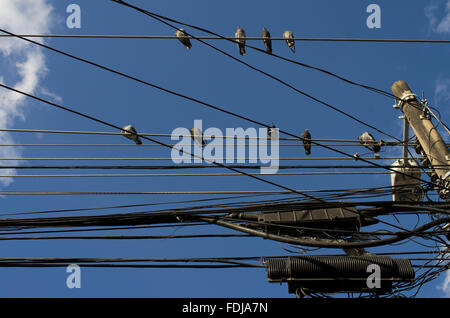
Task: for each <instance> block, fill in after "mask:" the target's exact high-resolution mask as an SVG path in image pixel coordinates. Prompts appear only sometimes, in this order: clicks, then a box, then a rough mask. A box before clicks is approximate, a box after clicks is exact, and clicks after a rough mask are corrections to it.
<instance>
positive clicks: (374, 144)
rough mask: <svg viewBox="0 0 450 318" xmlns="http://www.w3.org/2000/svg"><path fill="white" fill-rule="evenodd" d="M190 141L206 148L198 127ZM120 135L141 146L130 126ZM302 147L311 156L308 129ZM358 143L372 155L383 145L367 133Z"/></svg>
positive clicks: (271, 131)
mask: <svg viewBox="0 0 450 318" xmlns="http://www.w3.org/2000/svg"><path fill="white" fill-rule="evenodd" d="M189 131H190V133H191V137H192V140H193V141H194V142H195V143H197V144H198V145H200V146H202V147H204V146H206V142H205V139H204V138H203V133H202V131H201V130H200V128H198V127H194V128H191V129H190V130H189ZM122 135H123V136H124V137H126V138H128V139H130V140H133V141H134V142H135V143H136V145H141V144H142V140H141V139H140V138H139V135H138V133H137V132H136V129H135V128H134V127H133V126H132V125H127V126H125V127H123V128H122ZM267 137H268V138H269V139H271V140H275V139H278V130H277V127H276V126H275V125H272V127H268V128H267ZM300 137H301V138H302V142H303V147H304V149H305V154H306V155H310V154H311V133H310V132H309V130H308V129H305V130H304V131H303V132H302V134H301V136H300ZM358 141H359V143H360V144H361V145H362V146H364V147H365V148H367V149H369V150H370V151H373V152H374V153H378V152H380V150H381V147H382V146H383V145H384V141H383V140H381V139H380V140H379V141H376V140H375V138H374V137H373V136H372V135H371V134H370V133H369V132H367V131H366V132H364V133H363V134H361V135H360V136H359V137H358Z"/></svg>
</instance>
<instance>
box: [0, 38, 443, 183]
mask: <svg viewBox="0 0 450 318" xmlns="http://www.w3.org/2000/svg"><path fill="white" fill-rule="evenodd" d="M0 31H1V32H4V33H7V34H10V35H11V36H15V37H17V38H20V39H22V40H25V41H28V42H30V43H33V44H36V45H39V46H41V47H44V48H46V49H49V50H52V51H54V52H57V53H59V54H62V55H65V56H67V57H70V58H73V59H75V60H78V61H81V62H84V63H87V64H90V65H93V66H95V67H98V68H101V69H103V70H106V71H109V72H112V73H115V74H117V75H120V76H123V77H126V78H128V79H131V80H134V81H137V82H139V83H142V84H144V85H148V86H151V87H153V88H156V89H160V90H162V91H164V92H167V93H170V94H172V95H175V96H178V97H181V98H185V99H188V100H190V101H193V102H196V103H199V104H201V105H204V106H206V107H210V108H213V109H215V110H218V111H221V112H224V113H226V114H229V115H231V116H234V117H237V118H240V119H243V120H246V121H248V122H251V123H254V124H257V125H260V126H264V127H266V128H270V126H269V125H266V124H263V123H260V122H258V121H255V120H253V119H250V118H248V117H245V116H242V115H239V114H236V113H233V112H230V111H227V110H225V109H222V108H220V107H217V106H214V105H212V104H209V103H206V102H203V101H200V100H198V99H195V98H192V97H189V96H186V95H183V94H180V93H177V92H174V91H171V90H168V89H165V88H162V87H160V86H157V85H155V84H151V83H149V82H146V81H143V80H141V79H138V78H136V77H133V76H130V75H127V74H124V73H122V72H119V71H116V70H113V69H111V68H108V67H106V66H103V65H99V64H97V63H95V62H92V61H88V60H86V59H83V58H80V57H77V56H74V55H72V54H69V53H66V52H63V51H61V50H58V49H55V48H52V47H50V46H47V45H45V44H42V43H39V42H36V41H33V40H30V39H27V38H24V37H21V36H18V35H15V34H13V33H11V32H8V31H5V30H2V29H0ZM0 86H2V87H4V88H8V89H11V90H14V91H16V92H18V93H22V94H24V95H26V96H29V97H32V98H35V99H38V100H40V101H42V102H47V103H48V104H50V105H53V106H56V105H57V104H55V103H52V102H48V101H45V100H43V99H40V98H38V97H35V96H32V95H30V94H26V93H24V92H20V91H18V90H16V89H13V88H11V87H8V86H6V85H3V84H2V85H0ZM56 107H60V108H63V107H61V106H59V105H57V106H56ZM66 110H67V109H66ZM72 112H74V111H72ZM79 114H80V113H79ZM89 117H90V116H89ZM90 119H92V117H91V118H90ZM121 130H122V129H121ZM279 132H280V133H283V134H285V135H288V136H290V137H293V138H296V139H298V140H299V141H302V140H303V138H302V137H299V136H296V135H294V134H291V133H289V132H286V131H283V130H279ZM130 133H132V134H134V133H133V132H130ZM137 135H138V136H140V137H142V138H144V139H147V140H150V141H153V142H155V141H154V140H153V139H150V138H148V137H146V136H142V135H139V134H137ZM393 138H394V139H397V138H395V137H393ZM397 140H398V139H397ZM308 141H309V142H310V143H311V144H312V145H316V146H320V147H323V148H325V149H328V150H331V151H334V152H337V153H339V154H342V155H344V156H346V157H350V158H354V156H353V155H350V154H347V153H345V152H343V151H340V150H338V149H334V148H332V147H329V146H325V145H322V144H320V143H318V142H315V141H312V140H309V139H308ZM156 143H157V144H159V145H165V146H167V145H166V144H163V143H160V142H156ZM202 159H203V158H202ZM358 160H361V161H363V162H366V163H369V164H372V165H375V166H378V167H380V168H382V166H381V165H378V164H377V163H374V162H371V161H369V160H366V159H364V158H362V157H359V158H358ZM387 170H390V171H392V172H395V173H398V174H403V175H405V176H408V177H410V178H412V179H417V180H420V181H422V182H424V183H427V184H430V185H433V186H434V185H435V184H434V183H432V182H429V181H425V180H422V179H420V178H416V177H415V176H410V175H407V174H405V173H403V172H399V171H395V170H394V169H387ZM253 177H254V176H253ZM255 178H256V177H255ZM438 187H439V188H440V189H447V188H446V187H444V186H443V185H438Z"/></svg>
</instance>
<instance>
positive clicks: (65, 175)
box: [0, 171, 391, 178]
mask: <svg viewBox="0 0 450 318" xmlns="http://www.w3.org/2000/svg"><path fill="white" fill-rule="evenodd" d="M390 174H391V173H390V172H368V171H364V172H343V171H332V172H330V171H327V172H286V173H280V172H277V173H271V174H270V175H271V176H326V175H330V176H341V175H356V176H360V175H390ZM248 175H254V176H257V175H260V173H248ZM242 176H243V175H242V174H240V173H153V174H152V173H142V174H46V175H37V174H27V175H0V178H109V177H126V178H130V177H242Z"/></svg>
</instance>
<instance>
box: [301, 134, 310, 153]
mask: <svg viewBox="0 0 450 318" xmlns="http://www.w3.org/2000/svg"><path fill="white" fill-rule="evenodd" d="M300 137H302V142H303V147H304V148H305V154H307V155H310V154H311V133H310V132H309V130H308V129H305V131H304V132H302V135H301V136H300Z"/></svg>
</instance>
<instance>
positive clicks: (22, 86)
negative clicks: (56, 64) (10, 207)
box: [0, 0, 53, 186]
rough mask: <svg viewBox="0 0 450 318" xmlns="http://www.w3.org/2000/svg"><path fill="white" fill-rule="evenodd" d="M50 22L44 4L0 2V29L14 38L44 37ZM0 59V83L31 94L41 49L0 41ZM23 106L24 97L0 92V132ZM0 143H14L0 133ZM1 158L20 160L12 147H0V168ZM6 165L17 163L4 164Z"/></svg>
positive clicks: (39, 0) (42, 67)
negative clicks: (14, 36) (0, 72)
mask: <svg viewBox="0 0 450 318" xmlns="http://www.w3.org/2000/svg"><path fill="white" fill-rule="evenodd" d="M52 21H53V19H52V6H51V5H50V4H48V1H47V0H33V1H29V0H1V2H0V28H1V29H4V30H6V31H10V32H12V33H16V34H33V33H35V34H45V33H49V32H50V29H51V24H52ZM38 41H42V40H38ZM0 56H3V57H2V59H1V63H2V77H0V82H2V83H4V84H5V85H8V86H12V87H14V88H16V89H18V90H22V91H25V92H27V93H30V94H33V93H34V92H35V91H36V90H37V88H38V86H39V82H40V81H41V79H42V78H43V77H44V76H45V74H46V72H47V67H46V64H45V56H44V54H43V52H42V50H41V48H39V47H37V46H36V45H34V44H32V43H29V42H26V41H24V40H21V39H17V38H12V37H11V38H2V39H1V41H0ZM8 72H9V73H8ZM7 74H13V75H10V76H8V75H7ZM10 77H11V78H10ZM25 102H26V98H25V96H23V95H20V94H17V93H14V92H11V91H8V90H6V89H3V88H1V89H0V128H10V127H11V126H13V124H14V121H15V120H16V119H24V112H23V107H24V104H25ZM0 143H1V144H11V143H14V140H13V138H12V136H11V135H10V134H8V133H5V132H3V133H0ZM2 157H3V158H5V157H20V151H19V150H18V149H17V148H15V147H14V148H13V147H0V164H6V163H5V162H4V161H3V162H2V161H1V158H2ZM7 164H9V165H14V164H17V163H14V162H11V161H8V163H7ZM2 174H8V175H12V174H15V171H14V170H9V171H2ZM11 182H12V179H11V178H0V184H2V185H3V186H7V185H8V184H10V183H11Z"/></svg>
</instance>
